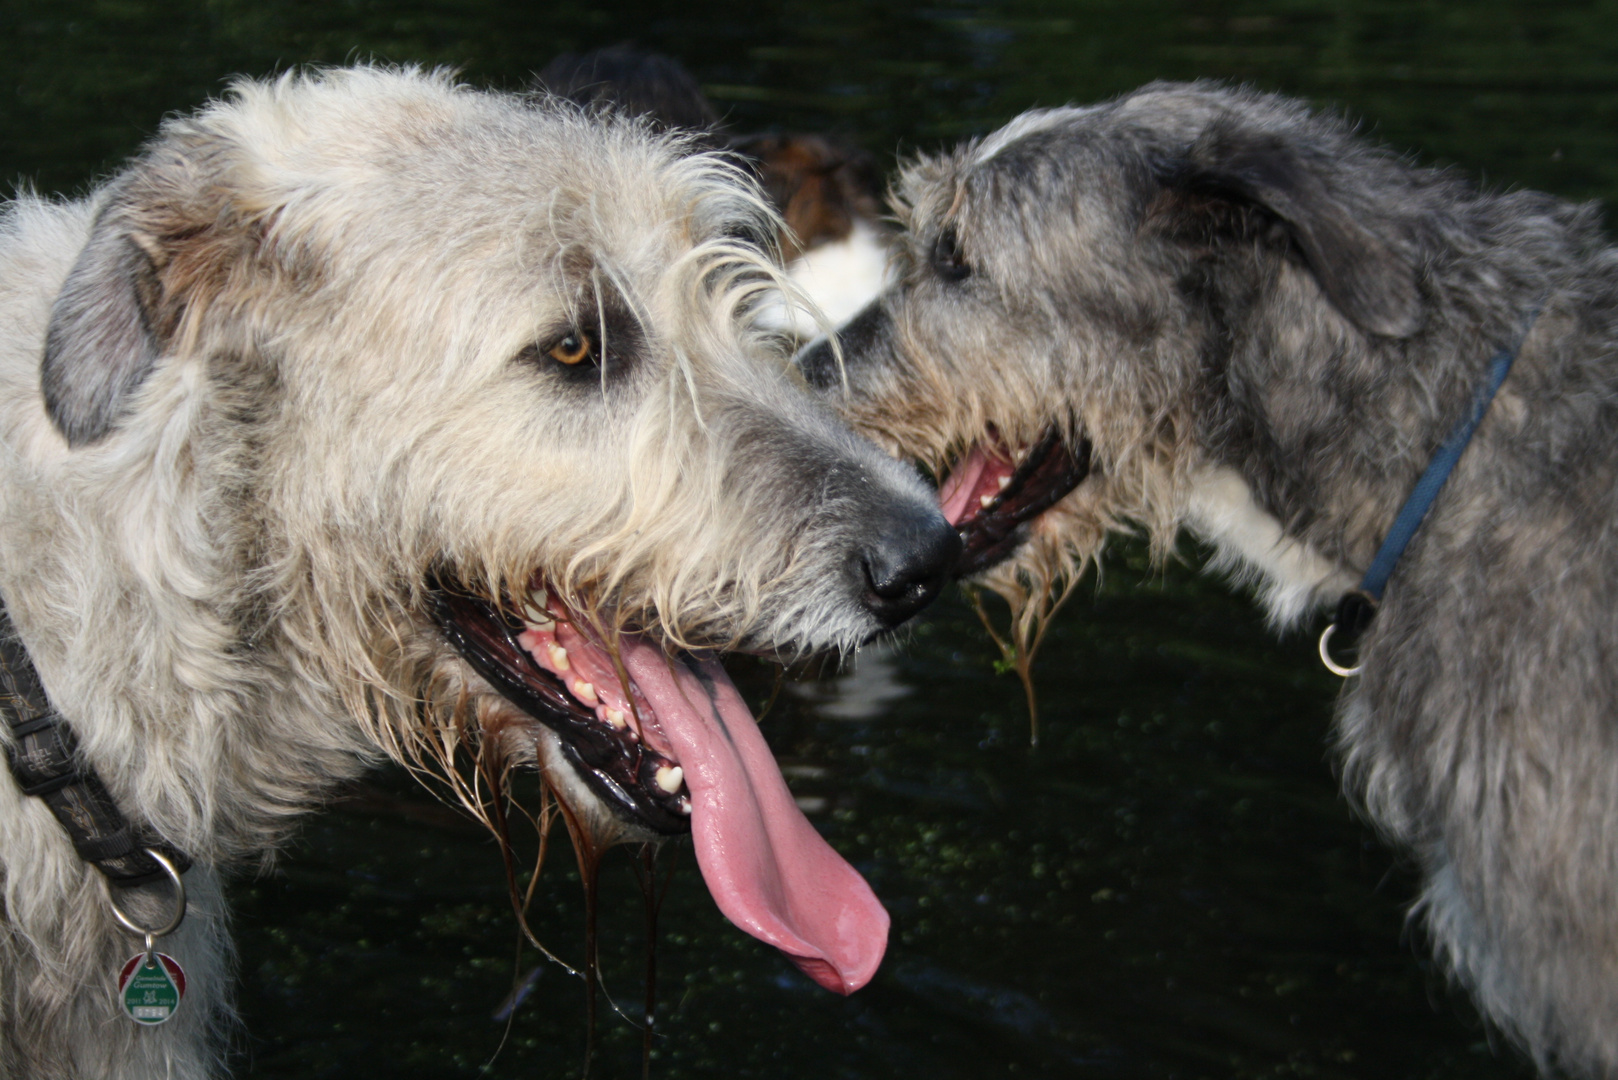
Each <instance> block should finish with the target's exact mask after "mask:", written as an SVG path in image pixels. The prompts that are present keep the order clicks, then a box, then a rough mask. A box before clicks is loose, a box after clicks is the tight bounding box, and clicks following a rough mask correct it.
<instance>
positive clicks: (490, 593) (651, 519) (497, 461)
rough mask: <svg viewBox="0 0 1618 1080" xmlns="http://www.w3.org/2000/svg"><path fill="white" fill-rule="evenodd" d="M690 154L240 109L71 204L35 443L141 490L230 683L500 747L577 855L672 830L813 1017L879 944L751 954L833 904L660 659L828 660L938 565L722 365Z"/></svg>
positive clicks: (747, 269) (611, 125)
mask: <svg viewBox="0 0 1618 1080" xmlns="http://www.w3.org/2000/svg"><path fill="white" fill-rule="evenodd" d="M691 149H692V148H691V147H690V145H688V144H685V143H682V142H681V141H680V140H679V139H678V138H675V137H671V136H666V135H658V134H655V133H654V132H653V131H652V130H651V129H650V128H649V126H648V125H646V124H644V123H638V122H634V121H630V120H624V119H618V118H612V117H606V116H602V115H593V116H592V115H588V114H586V113H584V112H582V111H580V110H578V109H576V108H572V107H568V106H564V105H560V104H557V103H554V102H537V101H532V100H524V99H519V98H513V97H505V96H500V95H490V94H483V93H478V92H474V91H471V90H469V89H466V88H463V87H457V86H454V85H453V84H452V83H451V81H450V80H449V79H448V78H446V77H442V76H438V75H422V74H418V73H411V72H403V73H400V72H389V71H383V70H376V69H365V68H361V69H355V70H347V71H338V72H327V73H323V74H318V75H313V76H297V75H293V76H288V77H285V78H283V79H281V80H279V81H278V82H275V83H272V84H259V83H242V84H239V85H238V86H237V87H236V88H235V91H234V94H233V96H232V97H231V99H230V100H228V101H226V102H223V103H219V104H215V105H213V106H210V107H209V108H207V109H205V110H203V111H202V112H201V113H199V114H197V115H196V116H195V117H191V118H186V119H180V120H174V121H171V122H169V123H168V124H166V125H165V128H164V131H163V133H162V135H161V136H160V137H159V138H158V140H157V141H156V142H155V143H154V144H153V145H152V147H151V148H150V149H149V150H148V151H147V152H146V154H145V155H144V157H143V158H142V159H141V160H140V161H139V162H138V163H137V164H135V165H134V166H133V167H132V168H131V169H130V170H129V171H127V172H126V173H125V174H123V175H122V176H120V177H119V178H117V179H116V180H115V181H114V182H113V183H112V184H111V185H110V186H109V188H108V189H107V191H106V194H105V197H104V201H103V204H102V205H101V207H100V210H99V214H98V216H97V218H96V221H95V223H94V226H93V229H92V232H91V235H90V237H89V241H88V244H87V245H86V246H85V247H84V249H83V251H82V252H81V254H80V255H79V257H78V260H77V262H76V264H75V265H74V267H73V269H72V272H71V274H70V275H69V277H68V279H67V281H66V284H65V286H64V287H63V289H62V291H61V293H60V296H59V299H58V300H57V302H56V305H55V308H54V310H53V312H52V318H51V324H50V329H49V336H48V341H47V344H46V348H45V355H44V366H43V400H44V406H45V410H46V413H47V414H48V416H49V418H50V420H51V422H52V423H53V424H54V426H55V428H56V429H57V430H58V432H59V433H60V435H61V438H62V443H61V453H62V454H65V455H70V456H75V457H77V458H78V459H79V460H81V461H82V462H83V464H82V466H81V467H82V468H83V469H85V470H93V469H101V470H103V471H112V470H116V469H119V468H131V469H136V470H137V471H138V469H146V470H148V471H149V472H150V473H153V474H156V475H157V476H158V479H159V480H160V481H161V482H162V483H164V484H170V485H173V486H174V489H175V490H174V493H173V497H175V498H177V499H183V500H185V501H186V505H185V506H183V507H181V508H180V509H181V510H184V511H190V512H192V514H193V518H192V520H190V521H189V523H187V524H185V525H184V527H185V528H190V529H202V530H206V531H209V532H210V535H211V537H212V539H213V540H214V541H215V542H216V543H217V544H218V545H219V546H220V547H221V548H222V549H227V550H228V561H229V565H228V566H227V567H225V568H223V569H222V570H221V571H219V572H223V573H228V574H231V575H234V576H235V577H236V580H237V586H238V588H237V589H235V590H234V594H235V595H236V596H238V597H241V598H243V603H242V606H241V608H240V610H237V611H234V612H231V613H229V614H230V616H231V617H232V618H233V619H235V620H236V621H237V622H238V623H239V625H240V626H241V631H242V643H241V647H243V648H257V649H266V650H272V651H275V652H278V653H279V659H280V661H281V663H282V664H283V665H284V667H285V670H287V671H290V672H296V673H297V676H298V677H300V678H305V679H308V680H309V681H310V683H311V686H312V687H313V693H314V696H316V697H318V696H319V692H320V691H324V692H325V693H326V694H328V695H329V696H331V697H334V698H337V699H340V700H341V701H342V702H343V703H344V704H346V706H347V707H348V711H349V712H351V713H352V714H353V715H354V716H356V717H358V718H360V719H361V720H362V721H363V722H365V723H367V724H369V725H372V727H373V731H374V734H375V736H376V738H377V740H378V741H379V742H381V743H382V744H383V745H384V746H387V747H388V748H390V749H392V750H394V751H396V752H399V753H402V754H403V755H404V756H406V757H410V756H421V755H423V754H431V753H434V752H436V753H439V754H444V753H446V750H445V748H446V747H447V748H448V753H449V754H453V752H454V747H455V746H456V745H457V741H458V740H466V739H471V740H473V741H474V742H476V741H478V740H481V743H482V745H483V746H484V747H485V749H486V748H487V747H488V745H489V744H491V743H492V742H493V743H498V742H500V741H501V740H504V744H503V745H504V748H505V750H506V752H507V753H508V754H509V753H511V752H513V750H512V748H513V746H516V747H517V748H518V749H517V750H516V752H517V753H518V754H519V755H520V754H521V753H523V752H524V751H523V750H522V747H524V746H525V747H526V753H528V754H535V753H537V754H538V755H539V756H540V758H541V759H542V764H544V765H546V767H547V769H548V771H549V772H550V774H551V777H552V779H553V781H554V782H555V784H556V785H557V786H558V787H559V788H560V789H561V791H562V792H563V794H564V795H565V796H566V797H567V800H568V801H569V802H570V804H571V805H572V809H573V813H574V815H575V817H582V818H589V819H593V820H594V821H595V822H596V826H597V827H598V828H600V829H608V830H612V829H627V830H628V831H629V832H630V833H632V834H634V835H641V836H645V835H648V834H657V833H669V832H678V831H684V830H685V829H687V828H690V827H691V822H692V820H693V808H694V809H695V815H694V817H695V822H696V829H697V831H698V834H699V836H698V841H699V859H701V860H703V862H704V869H705V871H707V872H708V877H709V880H710V883H711V884H714V888H715V894H716V897H718V898H719V899H720V902H721V905H722V906H723V905H725V904H726V902H727V895H728V898H729V899H730V900H731V901H733V907H727V908H726V910H727V911H729V912H731V914H732V915H733V917H735V918H737V921H739V922H742V923H743V924H744V925H746V926H748V928H749V929H751V930H752V931H753V932H754V933H757V934H759V935H760V936H764V937H766V939H768V940H774V941H776V942H777V943H778V944H782V947H784V948H787V949H788V951H789V952H794V953H796V954H797V955H799V957H800V959H801V960H802V962H804V963H805V966H806V968H808V969H810V970H811V972H812V973H814V974H816V977H817V978H821V980H822V981H823V982H827V983H828V984H831V985H836V986H838V987H839V988H843V989H848V988H851V987H852V986H853V985H857V984H858V983H859V982H862V981H863V980H864V979H865V978H868V977H869V974H870V971H871V970H872V969H874V966H875V959H876V957H879V956H880V948H879V947H878V948H877V949H876V952H875V956H872V955H870V949H869V948H867V947H866V946H868V945H869V941H866V942H865V943H864V944H863V945H861V946H860V947H859V948H853V947H848V948H844V949H843V952H841V953H836V952H835V951H834V952H833V953H831V954H827V955H826V956H823V957H821V959H819V960H817V959H816V957H817V955H819V954H817V953H816V952H815V948H816V947H818V946H817V942H816V941H815V940H810V941H809V942H808V944H804V942H801V941H799V942H797V944H796V945H794V941H795V940H796V939H795V938H793V932H794V931H792V928H791V926H788V928H787V929H785V930H783V929H781V926H782V925H785V924H793V925H798V924H802V925H803V926H807V925H810V924H814V923H815V922H816V920H817V919H819V920H820V921H821V922H824V921H825V919H826V918H831V919H833V921H835V918H836V917H837V916H838V912H837V911H836V910H832V911H831V912H830V915H825V914H824V913H815V912H809V913H803V912H796V911H795V909H794V905H797V904H799V903H800V902H802V903H807V902H808V901H804V900H802V898H801V897H798V896H794V895H791V894H790V888H789V886H791V884H792V882H791V880H790V879H791V878H793V876H794V875H796V876H802V875H804V874H810V875H814V874H825V875H827V877H825V879H824V881H823V882H822V883H821V884H820V885H816V884H814V883H810V885H811V887H812V889H821V890H822V892H821V893H817V894H816V895H822V894H824V893H825V889H827V888H831V886H828V885H825V882H831V881H835V880H842V879H841V878H839V877H838V875H840V874H842V873H843V871H845V870H847V868H846V866H841V864H839V866H840V867H841V868H840V869H839V867H838V866H830V865H829V864H827V865H821V864H820V863H816V862H815V859H817V858H820V856H819V855H816V854H815V852H814V851H810V850H808V848H805V847H804V845H805V844H809V841H808V840H805V838H804V836H803V835H802V831H803V830H807V829H808V826H807V824H805V823H802V822H801V819H797V818H792V815H793V814H795V810H793V809H792V807H791V802H790V798H789V797H788V796H787V795H786V791H785V787H784V785H783V784H781V782H780V778H779V775H778V774H776V773H775V772H774V770H773V765H771V764H770V762H769V760H768V753H767V751H765V750H764V749H763V744H762V741H760V740H758V738H757V736H756V732H754V733H753V734H751V735H749V734H748V732H747V731H742V730H739V728H740V727H746V726H748V725H750V724H751V720H750V718H748V717H746V715H745V709H743V708H741V706H740V699H739V697H738V696H737V694H736V693H735V691H734V690H733V689H731V688H730V687H729V684H728V682H726V681H725V679H724V675H723V672H722V671H721V670H720V669H719V668H718V666H717V664H715V663H714V662H712V661H711V660H709V659H705V658H702V657H699V656H693V655H692V654H691V653H690V652H688V651H682V650H691V649H711V648H728V647H745V648H748V649H752V650H757V651H765V652H781V653H787V654H801V653H803V652H806V651H810V650H816V649H826V648H847V647H851V646H854V645H856V644H858V643H860V642H862V641H864V640H865V639H867V638H869V637H870V636H871V635H873V634H875V633H877V632H878V631H880V630H883V629H885V628H887V627H890V626H893V625H895V624H896V623H898V622H900V621H902V620H903V619H904V618H906V617H908V616H909V615H910V614H912V613H913V612H914V611H915V610H917V609H918V608H919V607H920V606H922V605H923V604H924V603H926V601H927V600H928V599H930V597H931V596H932V595H933V593H934V592H935V591H936V589H937V588H938V586H939V584H940V582H941V580H942V578H943V574H944V571H945V569H946V567H947V564H948V562H949V561H950V559H952V558H953V554H954V545H955V543H956V541H955V537H954V535H953V533H952V532H951V530H950V529H949V528H948V527H947V525H946V524H945V523H944V522H943V520H942V518H940V517H939V515H938V512H937V511H936V509H935V508H934V506H933V505H932V500H931V498H930V495H929V493H928V492H927V490H926V488H925V485H923V484H921V483H920V481H919V480H918V478H917V477H915V476H914V475H913V474H912V473H911V472H910V470H909V469H908V468H906V467H903V466H900V465H899V464H897V463H896V462H894V461H892V460H891V459H890V458H888V457H887V456H886V455H884V454H882V453H881V452H880V451H879V450H877V449H876V448H875V447H873V446H870V445H869V444H867V443H865V442H864V441H862V440H860V439H858V438H856V437H855V436H853V435H852V434H850V433H849V432H848V431H847V430H846V429H845V428H844V427H843V426H842V425H841V424H840V423H839V422H838V421H836V420H835V419H834V418H833V417H832V415H831V414H830V412H829V411H828V410H826V409H825V408H824V407H823V406H821V405H820V404H818V403H816V402H815V401H814V400H813V399H812V398H811V397H810V396H809V395H807V394H804V393H803V392H802V390H801V384H798V383H796V382H795V381H794V380H793V379H791V378H789V377H788V376H789V374H790V368H789V366H788V364H787V363H786V361H785V358H784V357H783V356H782V355H781V353H780V351H779V349H778V348H776V347H775V346H773V345H772V341H771V339H770V338H769V337H768V336H767V335H766V334H764V333H763V332H762V331H757V330H755V329H753V328H752V326H751V324H750V315H751V313H752V311H753V309H754V308H755V307H756V305H757V303H758V300H759V297H760V296H762V295H763V294H764V293H765V291H766V290H767V289H768V288H769V287H771V286H772V285H773V284H774V283H775V280H776V276H777V275H776V273H775V271H774V270H773V269H772V267H771V264H770V263H769V261H768V260H767V259H766V258H765V257H764V255H763V254H762V249H761V248H760V247H759V245H758V244H757V242H756V238H757V237H760V236H766V237H767V236H770V235H773V232H774V229H775V228H776V226H777V224H778V223H777V221H776V220H775V219H774V217H773V216H772V214H771V213H770V211H769V210H768V209H767V207H766V204H765V203H764V202H763V200H762V197H761V195H760V193H759V192H758V191H757V189H756V187H755V186H754V185H752V184H751V182H749V181H747V180H746V179H745V178H743V177H742V176H741V174H740V173H739V172H737V170H735V169H734V168H733V167H731V166H730V165H728V164H727V163H725V162H724V161H723V160H721V159H719V158H716V157H714V156H710V155H703V154H697V153H692V152H690V151H691ZM131 463H134V464H131ZM161 542H163V538H161V537H160V538H158V539H157V540H155V541H154V543H161ZM424 717H425V718H426V721H427V722H425V723H424V722H423V718H424ZM536 721H537V722H538V723H539V724H542V725H544V728H543V729H541V728H540V727H537V726H536V724H535V722H536ZM749 730H750V729H749ZM536 748H537V749H536ZM760 754H762V755H763V756H762V758H760V757H759V755H760ZM784 818H791V819H792V820H788V821H786V823H785V824H782V823H781V821H782V819H784ZM778 825H779V827H780V828H779V829H778V828H777V826H778ZM799 826H801V829H800V828H799ZM761 828H762V829H763V830H764V831H765V833H768V834H769V835H763V834H761V833H759V830H760V829H761ZM780 830H785V832H781V831H780ZM795 830H796V831H795ZM789 833H790V834H791V835H790V836H788V835H787V834H789ZM809 833H810V835H811V836H812V830H809ZM772 843H773V844H774V847H775V848H776V849H777V851H778V852H784V853H785V854H783V855H782V857H781V859H780V860H779V862H780V863H781V865H777V864H776V863H772V862H770V857H769V854H768V853H769V849H770V847H771V844H772ZM794 845H796V847H795V846H794ZM810 846H812V845H810ZM799 848H803V850H799ZM826 854H829V851H828V852H827V853H826ZM823 861H824V860H822V862H823ZM710 862H716V863H717V864H718V865H717V868H715V867H713V866H710V865H709V863H710ZM755 864H756V865H755ZM847 873H848V874H852V871H851V870H847ZM715 874H718V875H720V876H721V877H724V878H725V879H726V883H724V884H715ZM777 874H779V875H780V876H781V878H782V880H781V881H775V880H773V879H771V880H764V879H766V878H771V875H777ZM749 875H751V877H749ZM854 880H855V881H857V880H858V879H857V877H856V878H854ZM783 882H785V884H783ZM845 885H846V886H847V887H846V889H845V891H847V890H849V889H854V886H852V885H848V884H847V882H846V881H845ZM859 887H860V888H863V883H860V884H859ZM727 890H728V893H727ZM772 890H773V891H772ZM832 891H833V892H834V891H835V889H833V890H832ZM855 891H857V890H855ZM783 893H784V894H786V895H785V899H784V900H783V899H782V896H781V895H778V894H783ZM867 900H868V901H869V902H868V903H867V902H866V901H867ZM856 901H857V903H856V902H851V903H852V904H853V907H859V905H860V904H865V908H861V909H860V912H861V913H859V914H858V917H857V918H856V919H855V922H858V921H859V920H861V919H863V920H865V923H866V925H867V926H874V921H875V920H876V918H877V917H876V915H874V914H872V913H871V912H870V911H869V910H868V909H869V907H870V905H874V903H875V902H874V899H869V898H868V892H867V894H866V898H865V899H861V898H858V897H856ZM782 904H785V905H786V908H788V909H794V910H791V911H786V912H785V913H783V910H782ZM832 906H833V908H835V904H833V905H832ZM852 909H853V908H851V910H852ZM738 911H740V914H738V913H737V912H738ZM877 911H878V912H879V911H880V909H879V908H878V909H877ZM795 919H796V920H797V923H794V920H795ZM750 920H751V923H750ZM772 920H773V921H772ZM881 921H882V923H883V925H884V926H885V919H883V920H881ZM850 925H853V924H852V923H851V924H850ZM772 927H773V929H772ZM800 928H801V927H800ZM816 932H818V931H816ZM839 932H840V931H839ZM772 935H773V936H772ZM803 936H804V937H805V938H807V939H813V938H814V934H813V933H810V932H809V931H804V932H803ZM855 937H858V935H857V934H856V935H855ZM839 947H842V946H839ZM860 948H864V950H865V951H864V952H863V953H861V952H860ZM815 963H829V964H831V965H832V967H835V968H837V970H836V971H832V970H831V968H825V969H824V970H818V971H817V970H815V969H814V968H813V965H814V964H815Z"/></svg>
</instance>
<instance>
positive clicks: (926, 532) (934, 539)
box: [858, 507, 961, 629]
mask: <svg viewBox="0 0 1618 1080" xmlns="http://www.w3.org/2000/svg"><path fill="white" fill-rule="evenodd" d="M883 524H884V525H885V527H884V528H882V529H881V530H880V531H879V534H878V537H877V539H876V541H875V542H874V543H871V544H869V545H868V546H867V547H866V548H865V550H864V551H862V552H861V553H860V555H859V556H858V570H859V572H860V574H862V575H863V577H864V581H863V582H862V584H863V586H864V591H863V594H862V599H863V600H864V602H865V606H866V607H867V608H868V609H869V610H870V612H871V614H872V615H874V616H876V618H877V620H878V621H879V622H880V623H881V624H882V625H883V627H885V628H888V629H891V628H893V627H895V626H898V625H899V624H900V623H902V622H904V621H905V620H906V619H908V618H910V616H912V615H914V614H915V613H916V612H918V611H920V610H921V609H922V608H924V607H926V606H927V605H928V604H929V603H931V602H932V599H933V597H935V596H937V595H938V591H939V590H940V589H942V588H943V587H944V582H946V581H948V580H949V572H950V570H952V569H953V568H954V566H955V562H956V560H957V559H959V558H960V557H961V538H960V536H959V535H958V534H957V533H956V531H955V530H954V529H952V528H951V527H950V524H949V522H947V521H945V520H944V515H942V514H940V513H939V512H938V511H937V510H936V509H933V508H931V507H928V508H925V509H923V508H919V507H918V508H914V509H908V508H907V509H899V508H895V509H893V510H891V511H890V512H889V514H888V515H887V521H886V522H884V523H883Z"/></svg>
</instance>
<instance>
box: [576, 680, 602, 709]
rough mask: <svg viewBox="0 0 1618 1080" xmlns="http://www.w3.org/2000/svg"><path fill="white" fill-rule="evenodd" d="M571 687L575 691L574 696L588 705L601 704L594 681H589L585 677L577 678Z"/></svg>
mask: <svg viewBox="0 0 1618 1080" xmlns="http://www.w3.org/2000/svg"><path fill="white" fill-rule="evenodd" d="M569 689H571V690H572V691H573V696H574V697H576V698H578V699H579V700H580V701H582V702H584V703H585V704H586V705H599V704H601V699H600V698H598V697H596V688H595V684H593V683H587V682H585V681H584V680H583V679H576V680H574V682H573V685H572V686H571V687H569Z"/></svg>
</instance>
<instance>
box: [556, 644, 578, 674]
mask: <svg viewBox="0 0 1618 1080" xmlns="http://www.w3.org/2000/svg"><path fill="white" fill-rule="evenodd" d="M551 666H552V667H554V668H555V669H556V670H557V671H568V670H571V669H572V667H573V665H572V664H570V663H568V662H567V650H566V649H564V648H562V647H561V646H560V645H557V644H554V643H553V644H552V645H551Z"/></svg>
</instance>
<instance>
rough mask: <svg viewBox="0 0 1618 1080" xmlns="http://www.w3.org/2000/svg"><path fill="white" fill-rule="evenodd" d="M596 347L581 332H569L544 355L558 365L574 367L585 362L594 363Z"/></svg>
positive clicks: (587, 335)
mask: <svg viewBox="0 0 1618 1080" xmlns="http://www.w3.org/2000/svg"><path fill="white" fill-rule="evenodd" d="M595 352H596V345H595V342H594V341H592V340H590V335H589V334H586V333H585V332H584V331H583V330H570V331H569V332H568V334H567V336H566V337H564V338H563V339H562V340H560V341H558V342H557V343H556V344H555V345H552V346H551V347H550V348H549V349H547V350H545V355H546V356H548V357H550V358H551V359H552V360H555V361H556V362H557V363H558V364H566V365H567V366H568V367H576V366H577V365H579V364H582V363H584V362H585V361H586V360H588V361H590V362H591V363H594V362H595Z"/></svg>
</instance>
